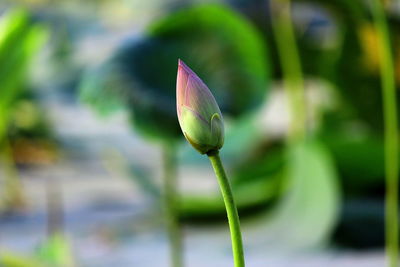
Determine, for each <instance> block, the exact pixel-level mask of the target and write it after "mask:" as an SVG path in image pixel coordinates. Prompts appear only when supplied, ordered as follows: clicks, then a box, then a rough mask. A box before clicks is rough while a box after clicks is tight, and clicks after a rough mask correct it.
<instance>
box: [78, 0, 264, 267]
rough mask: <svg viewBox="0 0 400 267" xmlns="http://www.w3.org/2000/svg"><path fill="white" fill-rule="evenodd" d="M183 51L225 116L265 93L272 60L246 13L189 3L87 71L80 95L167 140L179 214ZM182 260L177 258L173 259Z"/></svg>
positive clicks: (171, 204)
mask: <svg viewBox="0 0 400 267" xmlns="http://www.w3.org/2000/svg"><path fill="white" fill-rule="evenodd" d="M244 40H245V41H244ZM199 54H201V56H199ZM179 57H180V58H182V59H184V60H185V61H186V62H188V64H190V65H191V66H193V67H195V68H196V70H198V73H199V74H200V75H201V76H202V77H205V81H206V82H207V84H209V85H210V87H211V88H218V90H215V91H213V93H214V95H215V97H216V99H217V101H218V102H219V103H220V107H221V110H222V111H223V112H224V114H226V115H227V116H232V117H239V116H241V115H244V114H246V113H248V112H249V111H251V110H253V109H254V108H255V107H257V106H258V105H259V104H261V103H262V101H263V100H264V95H265V93H266V91H267V85H268V65H267V54H266V51H265V47H264V46H263V42H262V39H261V37H260V35H259V33H258V32H257V31H256V30H255V29H254V28H253V27H252V25H250V24H249V23H248V22H247V21H246V20H245V19H243V18H242V17H241V16H240V15H238V14H237V13H235V12H233V11H232V10H230V9H229V8H227V7H225V6H221V5H201V6H196V7H190V8H184V9H182V10H179V11H177V12H174V13H172V14H171V15H168V16H166V18H164V19H161V20H160V21H158V22H155V23H154V24H152V25H151V26H150V27H149V29H148V31H147V32H146V33H145V35H144V36H143V37H140V38H138V39H134V40H130V41H128V42H126V43H125V44H124V45H123V46H122V48H121V49H119V50H117V51H116V53H115V54H114V55H113V56H112V57H111V58H110V59H109V60H108V61H106V62H105V63H104V64H102V65H101V66H98V67H97V68H96V69H94V70H92V71H90V72H89V74H88V75H87V76H86V78H85V79H84V81H83V83H82V88H81V89H82V90H81V98H82V100H83V101H85V102H88V103H90V104H91V105H92V106H93V107H94V108H95V109H97V110H98V111H100V113H102V114H107V113H110V112H112V111H114V110H115V109H120V108H124V109H126V110H128V111H129V112H130V115H131V119H132V125H133V126H134V127H135V129H136V130H138V131H139V132H141V133H142V134H143V135H145V136H148V137H150V138H151V139H153V140H157V141H159V142H161V143H162V146H163V150H164V153H163V154H164V162H165V164H164V166H165V170H164V175H165V179H164V184H165V186H164V195H165V197H166V201H165V202H166V203H167V205H168V207H167V208H166V209H167V210H169V212H167V213H168V214H175V213H176V211H175V208H176V206H177V201H176V193H175V192H174V191H175V190H176V181H174V180H175V179H176V177H175V176H176V164H177V162H176V159H175V158H176V155H175V154H176V147H177V140H179V139H181V133H180V128H179V125H178V121H177V119H176V113H175V88H174V84H175V81H174V77H175V69H176V62H177V60H178V58H179ZM244 91H245V92H246V93H245V94H244V93H243V92H244ZM169 223H170V225H171V227H172V228H171V232H174V233H175V234H171V235H170V239H171V242H172V243H174V244H175V245H176V246H177V247H178V246H179V245H178V244H179V243H180V241H177V240H175V239H176V238H179V235H178V234H176V233H177V230H176V229H177V227H176V225H177V218H176V214H175V215H170V220H169ZM173 229H175V230H173ZM177 249H178V248H177ZM173 258H174V257H173ZM179 261H180V259H178V257H175V262H176V263H175V264H176V265H175V266H178V265H179V263H178V262H179Z"/></svg>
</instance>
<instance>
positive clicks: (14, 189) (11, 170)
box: [0, 137, 24, 209]
mask: <svg viewBox="0 0 400 267" xmlns="http://www.w3.org/2000/svg"><path fill="white" fill-rule="evenodd" d="M0 147H1V148H0V150H2V152H3V159H4V172H5V178H4V188H5V189H4V190H5V193H6V195H5V203H2V204H4V205H5V208H7V209H13V208H17V209H18V208H21V207H23V206H24V198H23V194H22V191H21V181H20V178H19V176H18V171H17V168H16V166H15V162H14V159H13V155H12V149H11V145H10V142H9V139H8V137H5V138H4V139H3V140H2V144H0ZM0 206H2V205H0ZM0 209H1V207H0Z"/></svg>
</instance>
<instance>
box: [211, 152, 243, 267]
mask: <svg viewBox="0 0 400 267" xmlns="http://www.w3.org/2000/svg"><path fill="white" fill-rule="evenodd" d="M208 158H209V159H210V162H211V165H212V166H213V168H214V172H215V175H216V176H217V179H218V183H219V187H220V189H221V193H222V196H223V198H224V202H225V208H226V213H227V215H228V222H229V229H230V232H231V239H232V251H233V260H234V264H235V265H234V266H235V267H244V266H245V263H244V253H243V242H242V233H241V231H240V221H239V215H238V212H237V208H236V205H235V201H234V199H233V193H232V189H231V185H230V183H229V180H228V178H227V177H226V174H225V170H224V167H223V165H222V162H221V158H220V157H219V152H218V151H213V152H212V153H209V154H208Z"/></svg>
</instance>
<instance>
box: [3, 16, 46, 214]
mask: <svg viewBox="0 0 400 267" xmlns="http://www.w3.org/2000/svg"><path fill="white" fill-rule="evenodd" d="M46 36H47V31H46V29H45V28H44V27H43V26H42V25H39V24H34V23H33V22H32V20H31V18H30V17H29V15H28V14H27V13H26V12H25V11H23V10H19V9H18V10H9V11H7V12H5V13H4V14H3V16H2V18H1V21H0V62H1V63H0V83H1V89H0V148H1V152H2V154H3V155H4V158H5V164H6V168H5V170H6V171H7V173H6V176H5V184H6V191H9V192H13V191H14V192H17V193H16V194H13V195H7V194H5V196H6V197H5V198H6V200H4V199H3V200H2V201H1V202H3V203H2V206H3V204H7V203H4V201H6V202H7V199H8V201H11V202H12V201H13V200H15V198H16V199H18V198H20V196H18V194H19V193H18V188H19V187H20V185H19V183H18V180H17V177H16V175H17V172H16V170H15V167H14V163H13V156H12V153H11V149H10V144H9V140H8V129H9V125H10V122H11V119H12V117H13V115H14V114H13V112H14V108H15V103H16V101H17V99H18V98H19V96H20V94H21V92H22V91H23V89H24V88H25V86H26V84H27V80H28V79H27V77H28V76H27V71H28V67H29V63H30V62H31V60H32V58H33V57H34V55H35V54H36V52H37V51H38V49H39V48H40V47H41V46H42V44H43V43H44V40H45V39H46ZM2 208H4V206H3V207H2Z"/></svg>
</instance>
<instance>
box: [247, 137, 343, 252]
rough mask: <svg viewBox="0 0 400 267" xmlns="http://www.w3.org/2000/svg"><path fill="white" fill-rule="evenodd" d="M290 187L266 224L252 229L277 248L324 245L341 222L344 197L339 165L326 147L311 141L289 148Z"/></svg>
mask: <svg viewBox="0 0 400 267" xmlns="http://www.w3.org/2000/svg"><path fill="white" fill-rule="evenodd" d="M287 157H288V158H287V160H288V162H287V164H288V165H287V175H288V185H287V186H288V188H287V191H286V193H285V195H284V196H283V198H282V200H281V201H280V202H279V203H278V204H277V206H276V208H275V210H273V211H272V212H270V213H269V214H267V215H266V217H265V218H264V222H263V223H260V222H258V225H254V226H253V227H251V229H250V232H251V233H247V234H246V236H247V238H249V239H251V238H252V236H251V235H252V233H254V234H255V235H257V236H263V238H262V239H263V240H262V241H261V240H260V239H259V238H256V237H254V240H260V241H259V242H263V243H264V244H273V245H272V246H273V249H289V250H292V249H305V248H316V247H318V246H320V245H323V244H324V243H325V242H326V241H327V240H328V238H329V237H330V235H331V233H332V230H333V228H334V227H335V224H336V221H337V219H338V212H339V208H340V194H339V190H338V184H337V176H336V171H335V166H334V165H333V162H332V159H331V156H330V155H329V153H328V151H327V150H326V149H325V148H324V146H323V145H322V144H321V143H319V142H316V141H308V142H304V143H299V144H295V145H292V146H290V147H288V150H287Z"/></svg>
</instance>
